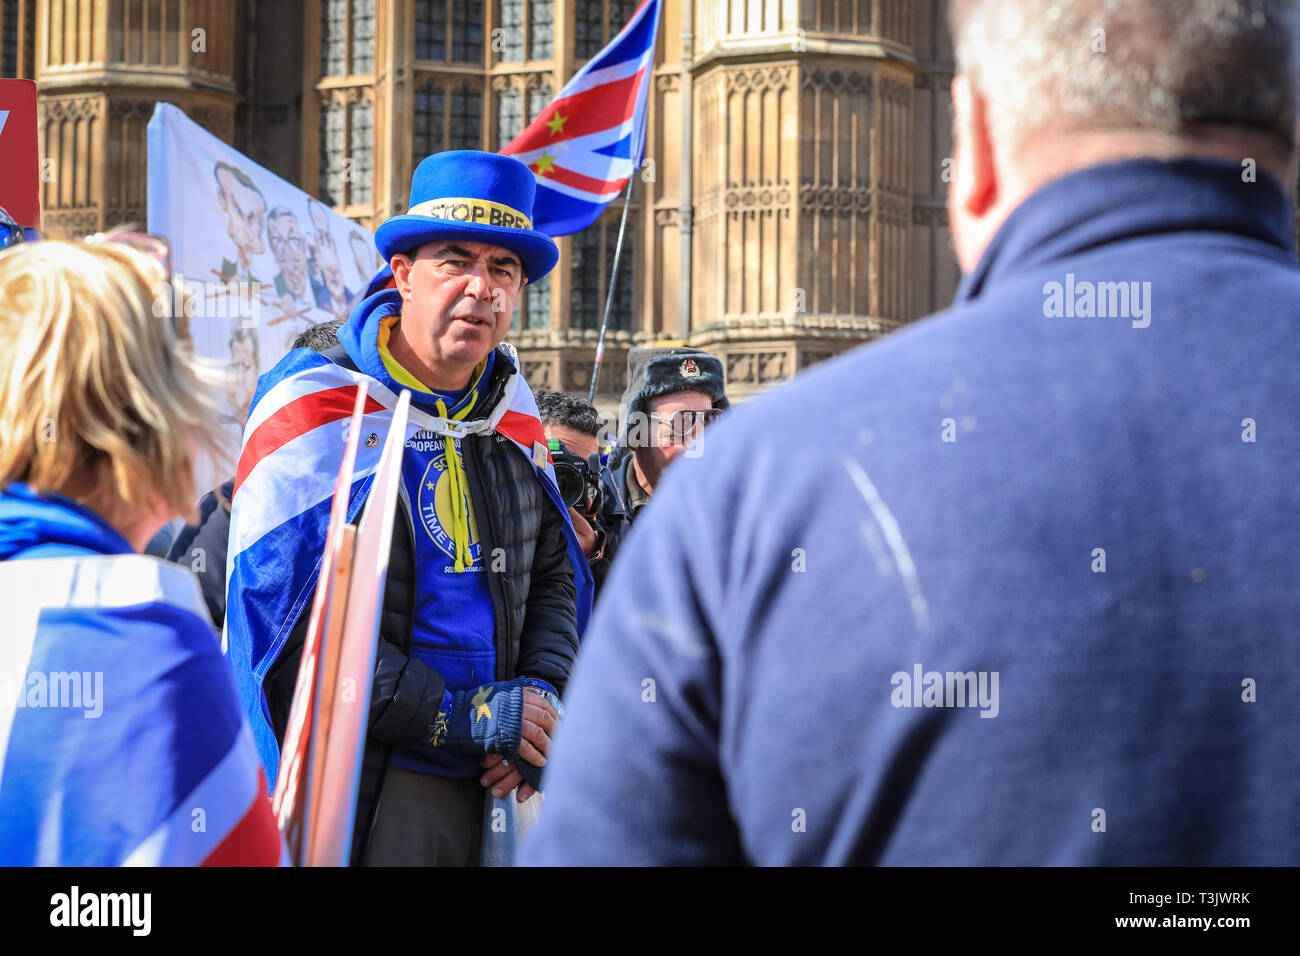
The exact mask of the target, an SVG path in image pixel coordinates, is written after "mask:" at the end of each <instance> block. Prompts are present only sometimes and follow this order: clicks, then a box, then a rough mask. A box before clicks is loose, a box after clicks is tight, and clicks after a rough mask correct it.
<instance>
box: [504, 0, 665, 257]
mask: <svg viewBox="0 0 1300 956" xmlns="http://www.w3.org/2000/svg"><path fill="white" fill-rule="evenodd" d="M661 2H662V0H643V2H642V3H641V5H640V6H639V7H637V10H636V13H634V14H632V19H631V20H629V21H628V22H627V25H626V26H625V27H623V29H622V30H620V31H619V33H618V35H617V36H616V37H614V39H612V40H611V41H610V42H609V45H608V46H606V47H605V49H603V50H601V51H600V52H599V53H597V54H596V55H595V56H594V57H592V58H591V60H590V61H588V63H587V65H586V66H584V67H583V68H582V69H581V70H579V71H578V72H577V73H576V74H574V77H573V79H571V80H569V82H568V83H567V84H565V86H564V89H562V90H560V94H559V96H557V97H556V98H555V99H553V100H552V101H551V103H550V105H549V106H547V107H546V108H545V109H544V110H542V112H541V113H540V114H539V115H538V117H537V118H536V119H535V120H533V122H532V123H531V124H530V125H529V126H528V128H527V129H525V130H524V131H523V132H522V133H520V134H519V135H518V136H516V137H515V138H514V139H513V140H511V141H510V144H509V145H508V146H506V147H505V148H504V149H502V150H501V152H502V153H503V154H505V155H506V156H514V157H515V158H516V159H518V160H520V161H521V162H524V163H526V164H528V167H529V168H530V169H532V171H533V174H534V175H535V176H536V177H537V198H536V200H535V202H534V204H533V227H534V228H535V229H538V230H539V231H541V232H545V233H547V234H548V235H551V236H567V235H569V234H570V233H574V232H579V231H580V230H583V229H586V228H587V227H588V226H590V225H591V224H592V223H593V222H595V221H596V217H597V216H599V215H600V214H601V212H602V211H603V210H604V208H605V207H606V206H607V205H609V202H610V200H612V199H613V198H614V197H615V196H617V195H618V194H619V193H620V192H621V191H622V190H623V187H624V186H626V185H627V181H628V179H629V178H630V177H631V176H632V175H633V174H634V173H635V172H636V171H637V169H639V168H640V166H641V159H642V156H643V155H644V153H645V124H646V103H647V102H648V100H649V94H650V79H651V76H652V74H653V72H654V52H655V37H656V36H657V35H658V33H659V7H660V3H661Z"/></svg>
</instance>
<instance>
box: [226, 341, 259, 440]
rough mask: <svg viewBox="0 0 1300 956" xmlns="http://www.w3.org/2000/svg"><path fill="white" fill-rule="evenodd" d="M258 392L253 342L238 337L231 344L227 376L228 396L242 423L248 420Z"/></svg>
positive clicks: (231, 406)
mask: <svg viewBox="0 0 1300 956" xmlns="http://www.w3.org/2000/svg"><path fill="white" fill-rule="evenodd" d="M256 392H257V356H256V355H255V354H254V347H253V343H252V342H251V341H249V340H239V339H237V340H236V341H235V342H233V343H232V344H231V346H230V367H229V370H228V373H227V377H226V398H227V399H228V400H229V402H230V410H231V412H232V413H233V414H234V416H235V418H237V419H238V420H239V421H240V423H241V424H242V423H244V422H246V421H248V411H249V406H251V405H252V403H253V395H254V394H256Z"/></svg>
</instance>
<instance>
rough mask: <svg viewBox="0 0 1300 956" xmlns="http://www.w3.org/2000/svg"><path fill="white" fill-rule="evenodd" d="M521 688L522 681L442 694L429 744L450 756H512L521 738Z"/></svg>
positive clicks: (522, 702)
mask: <svg viewBox="0 0 1300 956" xmlns="http://www.w3.org/2000/svg"><path fill="white" fill-rule="evenodd" d="M524 686H525V682H524V681H522V680H510V681H499V682H498V683H495V684H483V685H482V686H481V687H474V688H471V689H470V690H458V691H456V692H455V693H453V692H451V691H443V694H442V705H441V706H440V707H439V708H438V716H437V717H436V718H435V720H434V723H433V724H432V725H431V726H430V727H429V738H428V741H427V742H428V744H429V745H430V746H432V747H439V748H445V749H446V750H449V751H451V752H453V753H464V754H486V753H503V754H509V755H511V756H514V755H515V754H516V753H517V752H518V751H519V741H520V739H521V736H520V723H521V720H522V718H523V713H524Z"/></svg>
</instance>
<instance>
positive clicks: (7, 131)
mask: <svg viewBox="0 0 1300 956" xmlns="http://www.w3.org/2000/svg"><path fill="white" fill-rule="evenodd" d="M40 185H41V173H40V159H39V154H38V152H37V148H36V84H35V83H33V82H32V81H31V80H0V206H3V207H4V208H5V209H6V210H7V211H8V213H9V215H11V216H13V218H14V221H15V222H17V223H18V224H19V225H23V226H33V227H36V228H39V227H40V224H41V206H40V198H39V193H40Z"/></svg>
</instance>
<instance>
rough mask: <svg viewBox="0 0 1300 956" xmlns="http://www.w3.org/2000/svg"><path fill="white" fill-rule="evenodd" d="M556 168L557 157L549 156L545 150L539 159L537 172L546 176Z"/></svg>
mask: <svg viewBox="0 0 1300 956" xmlns="http://www.w3.org/2000/svg"><path fill="white" fill-rule="evenodd" d="M554 166H555V157H554V156H548V155H547V154H546V151H545V150H543V151H542V155H540V156H538V157H537V172H539V173H541V174H542V175H543V176H545V175H546V174H547V173H549V172H550V171H551V170H552V169H553V168H554Z"/></svg>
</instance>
